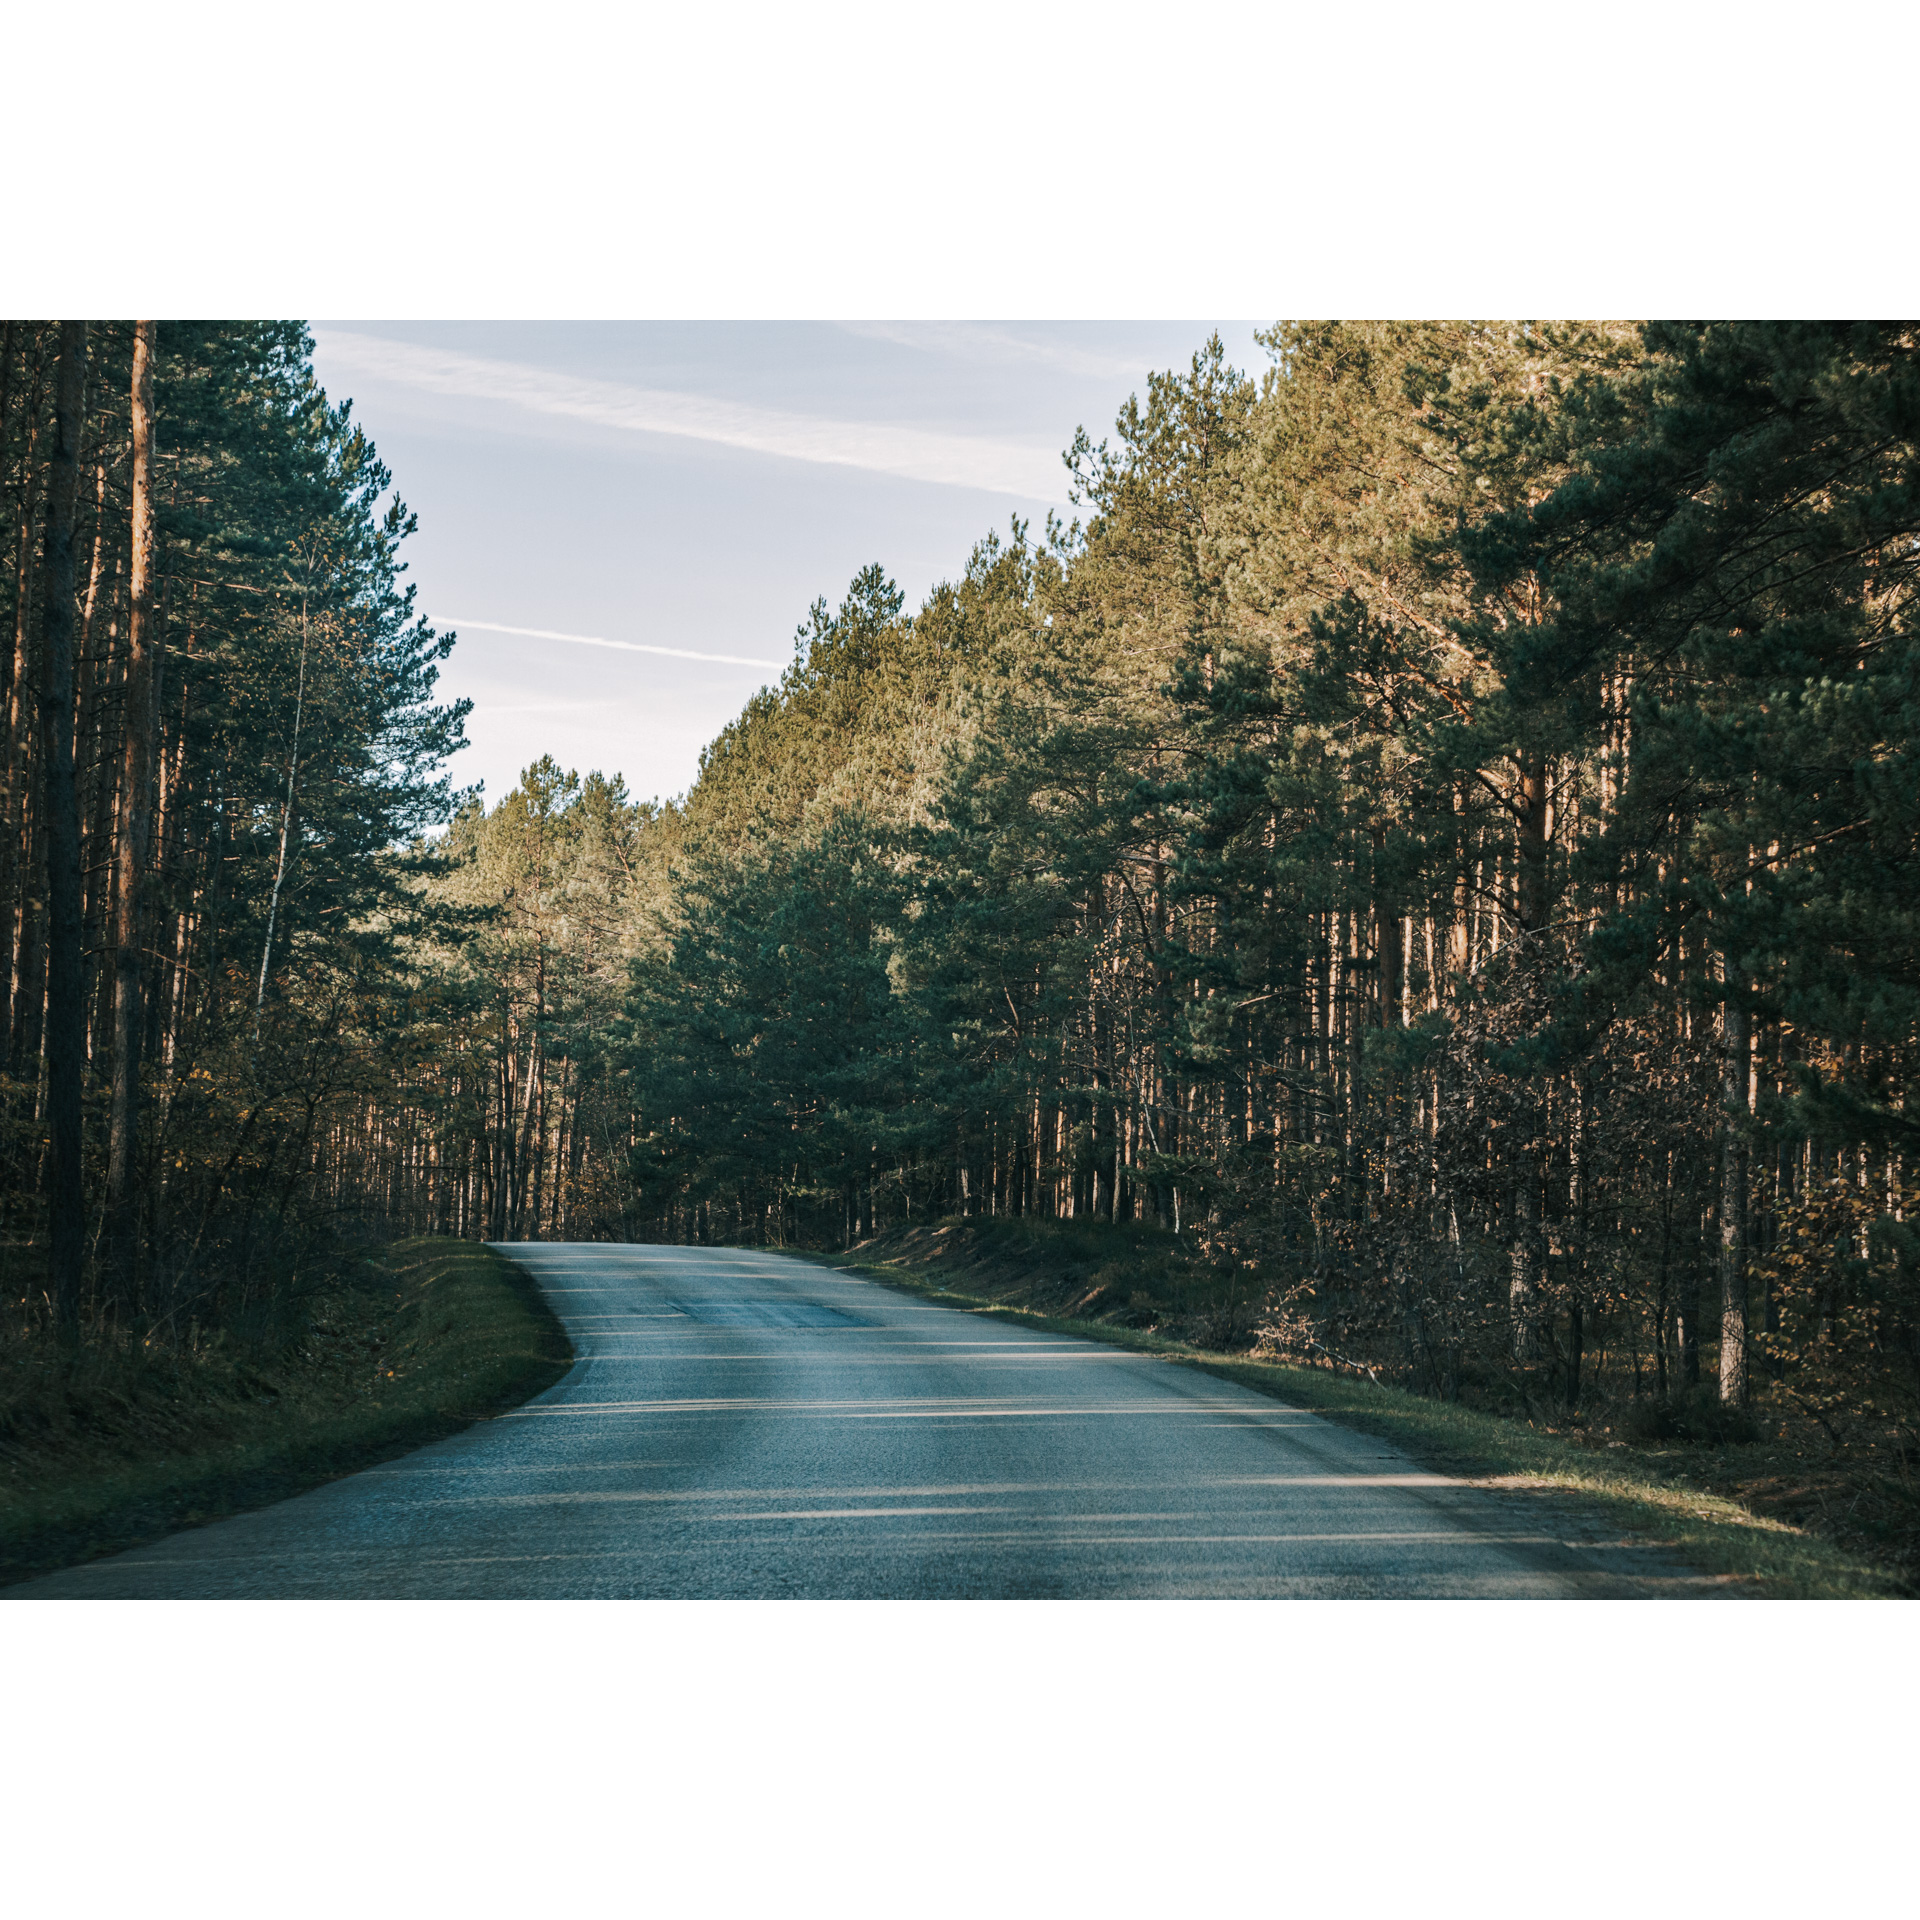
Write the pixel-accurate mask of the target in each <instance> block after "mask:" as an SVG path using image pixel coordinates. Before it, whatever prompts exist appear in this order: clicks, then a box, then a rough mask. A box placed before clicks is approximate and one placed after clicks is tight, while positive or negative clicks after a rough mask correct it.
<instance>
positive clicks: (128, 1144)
mask: <svg viewBox="0 0 1920 1920" xmlns="http://www.w3.org/2000/svg"><path fill="white" fill-rule="evenodd" d="M154 332H155V323H154V322H153V321H151V320H139V321H136V322H135V323H134V329H133V476H132V478H133V559H132V573H131V577H130V580H129V590H128V591H129V606H128V614H127V665H126V679H125V681H124V683H123V685H124V693H123V708H122V726H123V736H122V745H121V759H120V821H119V833H118V835H117V838H116V844H115V846H114V850H113V858H114V909H113V941H112V945H113V973H114V997H113V1092H112V1105H111V1110H110V1114H109V1118H108V1123H107V1210H106V1236H105V1237H106V1241H107V1261H108V1269H109V1271H110V1273H111V1274H112V1276H113V1284H114V1287H115V1289H116V1291H117V1293H118V1295H119V1298H120V1300H121V1302H122V1304H123V1305H124V1306H126V1307H127V1308H128V1309H129V1310H131V1309H132V1308H133V1307H134V1306H135V1304H136V1302H137V1299H138V1275H137V1272H136V1266H137V1260H136V1253H137V1248H136V1234H135V1222H134V1212H135V1196H134V1185H133V1175H134V1161H135V1159H136V1157H137V1155H138V1152H139V1127H140V1111H139V1109H140V1043H141V1039H142V1037H143V1034H144V1031H145V1021H144V1020H143V1018H142V1013H143V1011H144V1010H143V1008H142V1006H141V993H140V970H141V969H140V883H141V880H142V878H143V877H144V875H145V872H146V867H147V840H148V836H149V833H150V832H151V829H152V824H153V763H154V756H155V745H156V736H157V734H158V731H159V709H158V705H157V702H156V698H155V695H156V691H157V690H156V686H155V679H156V674H155V659H154V656H155V654H156V653H157V652H158V647H157V644H156V642H157V639H158V636H157V634H156V633H155V631H154V617H153V561H154V540H153V354H154Z"/></svg>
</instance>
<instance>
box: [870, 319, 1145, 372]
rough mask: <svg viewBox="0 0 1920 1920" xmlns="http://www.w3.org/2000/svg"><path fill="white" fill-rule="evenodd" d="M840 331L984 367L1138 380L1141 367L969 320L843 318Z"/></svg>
mask: <svg viewBox="0 0 1920 1920" xmlns="http://www.w3.org/2000/svg"><path fill="white" fill-rule="evenodd" d="M841 324H842V327H843V329H844V331H846V332H848V333H851V334H856V335H858V336H859V338H861V339H862V340H885V341H887V342H888V343H889V344H890V345H892V346H896V347H913V348H916V349H917V350H918V351H920V352H922V353H942V354H946V355H948V356H950V357H951V358H952V359H955V360H970V361H975V362H980V361H985V362H987V363H988V364H989V365H996V366H1012V365H1019V364H1021V363H1025V364H1027V365H1029V366H1042V367H1051V368H1053V369H1054V370H1055V371H1056V372H1059V373H1074V374H1080V375H1083V376H1085V377H1086V378H1088V379H1093V380H1133V381H1143V380H1144V379H1145V378H1146V375H1147V368H1146V366H1145V365H1144V364H1143V363H1142V362H1141V361H1139V360H1136V359H1133V358H1130V357H1128V356H1126V355H1123V354H1117V353H1101V352H1098V351H1097V350H1096V349H1094V348H1091V347H1084V346H1078V345H1075V344H1074V343H1073V342H1072V341H1068V340H1048V339H1045V338H1041V339H1034V338H1033V337H1032V336H1031V335H1028V334H1024V333H1015V332H1014V331H1013V330H1012V329H1011V328H1009V327H994V326H986V325H983V324H981V323H980V322H978V321H970V320H848V321H843V322H842V323H841Z"/></svg>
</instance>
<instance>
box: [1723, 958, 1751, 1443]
mask: <svg viewBox="0 0 1920 1920" xmlns="http://www.w3.org/2000/svg"><path fill="white" fill-rule="evenodd" d="M1726 983H1727V992H1726V1001H1725V1003H1724V1007H1723V1010H1722V1014H1721V1103H1720V1398H1721V1400H1722V1401H1723V1402H1725V1403H1727V1404H1729V1405H1732V1406H1739V1405H1742V1404H1743V1403H1744V1402H1745V1400H1746V1397H1747V1136H1746V1120H1747V1010H1746V1008H1745V1006H1744V1005H1742V1004H1741V1001H1740V998H1739V995H1740V988H1741V981H1740V978H1739V975H1738V973H1737V971H1736V970H1735V968H1734V967H1733V966H1732V965H1731V964H1729V965H1728V966H1727V968H1726Z"/></svg>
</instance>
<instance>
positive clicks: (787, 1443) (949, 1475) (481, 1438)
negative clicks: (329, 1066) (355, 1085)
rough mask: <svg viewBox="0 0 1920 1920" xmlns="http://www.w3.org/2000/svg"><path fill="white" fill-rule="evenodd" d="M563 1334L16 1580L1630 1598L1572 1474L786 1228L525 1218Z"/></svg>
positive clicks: (247, 1593)
mask: <svg viewBox="0 0 1920 1920" xmlns="http://www.w3.org/2000/svg"><path fill="white" fill-rule="evenodd" d="M502 1251H503V1252H506V1253H509V1254H511V1255H512V1256H513V1257H514V1258H515V1259H518V1260H521V1261H524V1262H525V1263H526V1265H527V1266H528V1267H529V1268H530V1269H531V1270H532V1272H533V1273H534V1274H535V1275H536V1276H537V1277H538V1278H539V1280H540V1283H541V1285H542V1286H543V1287H544V1288H545V1289H546V1291H547V1295H548V1298H549V1299H550V1300H551V1301H552V1304H553V1307H554V1310H555V1312H556V1313H557V1314H558V1315H559V1317H560V1318H561V1320H562V1321H563V1322H564V1323H565V1325H566V1328H567V1332H568V1334H569V1336H570V1337H571V1338H572V1340H573V1343H574V1348H575V1351H576V1353H577V1354H578V1356H579V1358H578V1361H577V1364H576V1365H575V1366H574V1368H573V1370H572V1371H571V1372H570V1373H569V1374H568V1375H567V1376H566V1378H565V1379H564V1380H562V1381H561V1382H560V1384H559V1385H558V1386H556V1387H554V1388H553V1389H552V1390H551V1391H549V1392H547V1393H545V1394H543V1395H541V1396H540V1397H539V1398H538V1399H537V1400H532V1401H529V1402H528V1403H527V1404H526V1405H525V1406H523V1407H520V1408H517V1409H515V1410H514V1411H512V1412H510V1413H507V1414H503V1415H501V1416H500V1417H498V1418H496V1419H493V1420H487V1421H483V1422H481V1423H480V1424H478V1425H476V1426H474V1427H472V1428H470V1429H468V1430H467V1431H466V1432H464V1433H461V1434H458V1435H456V1436H455V1437H453V1438H452V1439H449V1440H444V1441H441V1442H439V1443H437V1444H436V1445H433V1446H430V1447H424V1448H422V1449H421V1450H420V1451H419V1452H417V1453H412V1454H408V1455H406V1456H405V1457H404V1458H401V1459H398V1460H394V1461H391V1462H390V1463H388V1464H387V1465H385V1466H382V1467H378V1468H375V1469H373V1470H372V1471H370V1472H366V1473H358V1474H354V1475H352V1476H351V1477H349V1478H347V1479H343V1480H336V1481H333V1482H331V1483H330V1484H328V1485H326V1486H323V1487H319V1488H316V1489H315V1490H314V1491H313V1492H310V1493H306V1494H302V1495H300V1496H299V1497H298V1498H297V1499H293V1500H287V1501H283V1502H281V1503H280V1504H278V1505H276V1506H272V1507H266V1508H263V1509H261V1510H260V1511H258V1512H255V1513H249V1514H243V1515H240V1516H239V1517H237V1518H234V1519H230V1520H223V1521H220V1522H217V1523H216V1524H213V1525H210V1526H206V1527H200V1528H196V1529H193V1530H190V1531H187V1532H184V1533H178V1534H175V1535H173V1536H172V1537H170V1538H168V1539H165V1540H161V1541H157V1542H155V1543H153V1544H152V1545H150V1546H146V1547H141V1548H137V1549H135V1550H134V1551H132V1552H129V1553H122V1554H117V1555H115V1556H113V1557H112V1558H110V1559H104V1560H97V1561H93V1562H91V1563H89V1564H88V1565H86V1566H82V1567H75V1568H72V1569H69V1570H68V1571H66V1572H62V1573H57V1574H53V1575H50V1576H48V1577H46V1578H43V1579H39V1580H34V1581H29V1582H26V1583H24V1584H22V1585H20V1586H17V1587H14V1588H11V1589H9V1594H8V1597H10V1598H12V1597H19V1598H26V1597H29V1596H45V1597H49V1598H52V1597H74V1598H78V1597H87V1596H90V1597H99V1598H108V1597H112V1598H143V1597H145V1598H155V1599H159V1598H167V1599H198V1598H205V1599H214V1598H226V1597H232V1598H268V1597H286V1598H294V1597H304V1598H355V1597H365V1598H421V1599H454V1598H464V1597H473V1598H554V1599H560V1598H599V1597H604V1598H652V1597H662V1598H666V1597H675V1598H723V1597H737V1598H756V1599H770V1598H784V1597H809V1598H865V1597H873V1598H891V1599H918V1598H929V1599H931V1598H975V1597H978V1598H1019V1599H1037V1598H1104V1597H1123V1596H1131V1597H1147V1596H1218V1597H1223V1598H1242V1599H1255V1598H1283V1597H1291V1596H1301V1597H1317V1598H1355V1597H1371V1596H1379V1597H1389V1598H1415V1597H1468V1598H1472V1597H1488V1598H1493V1597H1503V1598H1505V1597H1511V1598H1551V1597H1581V1596H1593V1597H1602V1596H1605V1597H1623V1596H1632V1595H1639V1594H1654V1593H1669V1594H1670V1593H1676V1592H1686V1591H1695V1592H1697V1591H1701V1590H1702V1588H1703V1585H1704V1583H1702V1582H1701V1581H1699V1580H1698V1579H1697V1578H1696V1577H1694V1576H1692V1575H1690V1574H1688V1572H1687V1571H1686V1570H1685V1569H1684V1568H1680V1567H1677V1566H1675V1565H1673V1564H1672V1563H1670V1562H1667V1561H1665V1560H1663V1559H1662V1558H1661V1557H1660V1556H1659V1555H1657V1554H1655V1553H1652V1552H1651V1551H1649V1550H1647V1549H1644V1548H1634V1547H1632V1546H1629V1545H1624V1544H1622V1543H1619V1542H1617V1541H1611V1540H1609V1539H1607V1538H1606V1537H1605V1535H1604V1533H1603V1532H1602V1531H1600V1530H1598V1529H1596V1528H1595V1527H1594V1526H1593V1525H1592V1523H1591V1521H1583V1520H1581V1519H1580V1518H1579V1516H1578V1510H1577V1509H1575V1508H1573V1507H1572V1506H1570V1505H1569V1504H1568V1503H1565V1502H1561V1501H1557V1500H1552V1499H1542V1498H1541V1497H1539V1496H1533V1497H1531V1498H1530V1497H1528V1496H1526V1495H1524V1494H1519V1493H1502V1492H1499V1491H1493V1490H1487V1489H1481V1488H1475V1487H1470V1486H1466V1485H1463V1484H1462V1483H1460V1482H1458V1481H1451V1480H1448V1479H1445V1478H1443V1477H1442V1476H1439V1475H1436V1474H1433V1473H1429V1472H1425V1471H1423V1470H1422V1469H1421V1468H1420V1467H1418V1466H1417V1465H1415V1464H1414V1463H1413V1462H1412V1461H1410V1460H1409V1459H1407V1458H1406V1457H1404V1456H1403V1455H1401V1454H1399V1453H1396V1452H1395V1451H1393V1450H1392V1449H1391V1448H1390V1447H1388V1446H1386V1445H1385V1444H1383V1443H1382V1442H1380V1441H1376V1440H1372V1439H1369V1438H1367V1437H1366V1436H1364V1435H1361V1434H1357V1433H1354V1432H1351V1431H1349V1430H1347V1429H1344V1428H1341V1427H1337V1426H1334V1425H1332V1424H1330V1423H1329V1422H1327V1421H1324V1420H1321V1419H1319V1418H1317V1417H1316V1416H1315V1415H1313V1414H1310V1413H1306V1412H1301V1411H1296V1410H1294V1409H1291V1408H1289V1407H1286V1406H1283V1405H1281V1404H1280V1403H1278V1402H1276V1401H1273V1400H1270V1399H1266V1398H1263V1397H1262V1396H1260V1395H1258V1394H1255V1393H1252V1392H1250V1391H1248V1390H1247V1389H1245V1388H1241V1387H1237V1386H1234V1385H1231V1384H1230V1383H1228V1382H1225V1381H1222V1380H1217V1379H1214V1378H1212V1377H1211V1376H1209V1375H1206V1374H1203V1373H1200V1372H1197V1371H1195V1370H1194V1369H1192V1368H1189V1367H1182V1366H1178V1365H1174V1364H1171V1363H1169V1362H1167V1361H1164V1360H1159V1359H1155V1358H1152V1357H1150V1356H1144V1355H1137V1354H1129V1353H1125V1352H1122V1351H1119V1350H1117V1349H1115V1348H1113V1347H1107V1346H1100V1345H1097V1344H1095V1343H1093V1342H1090V1341H1080V1340H1072V1339H1065V1338H1060V1337H1057V1336H1053V1335H1048V1334H1042V1333H1036V1332H1033V1331H1031V1330H1029V1329H1027V1328H1024V1327H1020V1326H1017V1325H1013V1324H1009V1323H1007V1322H1004V1321H1000V1320H993V1319H983V1318H980V1317H977V1316H975V1315H971V1314H964V1313H956V1312H953V1311H951V1310H950V1309H947V1308H943V1307H940V1306H937V1305H933V1304H930V1303H928V1302H925V1301H922V1300H919V1299H916V1298H912V1297H910V1296H906V1295H903V1294H899V1293H896V1292H893V1291H891V1290H890V1289H888V1288H885V1287H882V1286H880V1285H878V1284H876V1283H874V1282H872V1281H867V1280H861V1279H858V1278H855V1277H852V1276H850V1275H846V1274H840V1273H835V1272H833V1271H831V1270H830V1269H827V1268H822V1267H817V1266H814V1265H812V1264H811V1263H809V1262H806V1261H803V1260H799V1259H795V1258H793V1257H791V1256H786V1255H780V1254H774V1253H763V1252H754V1251H735V1250H730V1249H726V1248H687V1247H627V1246H603V1245H558V1246H541V1245H515V1246H511V1247H505V1248H503V1249H502Z"/></svg>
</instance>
